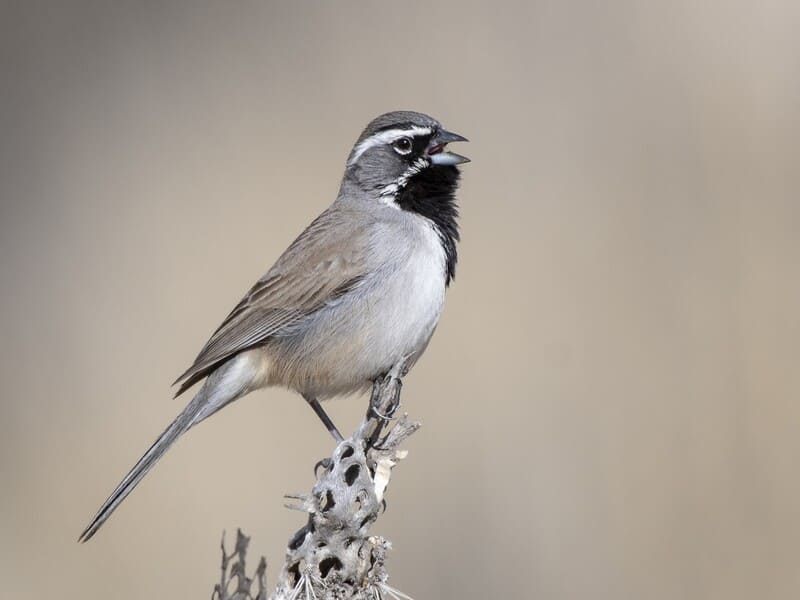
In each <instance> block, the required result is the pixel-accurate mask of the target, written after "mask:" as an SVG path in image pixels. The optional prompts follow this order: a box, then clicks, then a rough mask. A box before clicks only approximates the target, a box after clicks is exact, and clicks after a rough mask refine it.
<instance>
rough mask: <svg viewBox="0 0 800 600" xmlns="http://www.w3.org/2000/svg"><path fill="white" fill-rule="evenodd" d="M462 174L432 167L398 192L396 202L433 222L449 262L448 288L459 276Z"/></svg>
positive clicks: (446, 279) (447, 263) (455, 169)
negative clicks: (459, 184) (459, 196)
mask: <svg viewBox="0 0 800 600" xmlns="http://www.w3.org/2000/svg"><path fill="white" fill-rule="evenodd" d="M460 176H461V174H460V173H459V172H458V169H457V168H456V167H444V166H430V167H427V168H425V169H422V171H420V172H419V173H417V174H416V175H414V176H413V177H411V179H410V180H409V181H408V182H407V183H406V185H405V186H403V188H402V189H400V190H398V192H397V195H396V196H395V199H394V201H395V202H396V203H397V205H398V206H399V207H400V208H401V209H403V210H407V211H410V212H415V213H417V214H418V215H422V216H423V217H426V218H427V219H430V220H431V221H432V222H433V224H434V226H435V227H436V232H437V233H438V234H439V239H440V240H441V242H442V247H443V248H444V254H445V258H446V266H445V285H450V282H451V281H452V280H453V278H454V277H455V275H456V263H457V262H458V252H457V250H456V242H458V240H459V239H460V238H459V235H458V222H457V218H458V206H456V198H455V194H456V189H457V188H458V179H459V177H460Z"/></svg>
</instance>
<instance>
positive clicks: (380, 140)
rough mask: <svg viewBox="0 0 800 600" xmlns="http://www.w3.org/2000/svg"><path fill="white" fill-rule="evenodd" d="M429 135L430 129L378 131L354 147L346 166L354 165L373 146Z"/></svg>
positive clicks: (411, 128) (431, 131) (415, 128)
mask: <svg viewBox="0 0 800 600" xmlns="http://www.w3.org/2000/svg"><path fill="white" fill-rule="evenodd" d="M431 133H433V130H432V129H431V128H430V127H410V128H408V129H387V130H385V131H379V132H378V133H375V134H373V135H371V136H369V137H368V138H367V139H365V140H364V141H363V142H361V143H360V144H359V145H358V146H356V148H355V150H353V157H352V158H351V159H350V160H349V161H348V163H347V164H348V166H350V165H354V164H355V163H356V162H357V161H358V159H359V158H361V155H362V154H364V152H366V151H367V150H369V149H370V148H374V147H375V146H381V145H383V144H391V143H392V142H394V141H395V140H399V139H400V138H401V137H416V136H418V135H430V134H431Z"/></svg>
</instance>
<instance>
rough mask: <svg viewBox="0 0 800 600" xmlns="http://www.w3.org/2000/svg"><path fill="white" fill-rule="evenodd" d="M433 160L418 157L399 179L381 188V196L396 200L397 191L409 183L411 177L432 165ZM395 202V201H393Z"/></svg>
mask: <svg viewBox="0 0 800 600" xmlns="http://www.w3.org/2000/svg"><path fill="white" fill-rule="evenodd" d="M430 164H431V162H430V161H429V160H428V159H427V158H424V157H423V158H418V159H417V160H415V161H414V162H413V163H411V166H410V167H408V169H406V171H405V173H403V174H402V175H400V177H398V178H397V181H395V182H394V183H390V184H389V185H387V186H386V187H384V188H383V189H382V190H381V198H391V199H392V200H394V198H395V196H397V192H399V191H400V190H402V189H403V188H404V187H406V185H408V181H409V179H411V178H412V177H413V176H414V175H416V174H417V173H419V172H420V171H422V169H425V168H426V167H428V166H430ZM392 204H394V202H392Z"/></svg>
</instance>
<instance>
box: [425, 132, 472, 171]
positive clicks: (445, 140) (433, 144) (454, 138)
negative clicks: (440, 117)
mask: <svg viewBox="0 0 800 600" xmlns="http://www.w3.org/2000/svg"><path fill="white" fill-rule="evenodd" d="M468 141H469V140H468V139H467V138H465V137H464V136H463V135H458V134H457V133H453V132H451V131H447V130H445V129H440V130H439V131H438V132H437V133H436V135H434V136H433V137H432V138H431V141H430V144H428V158H430V161H431V164H434V165H440V166H454V165H460V164H462V163H467V162H469V159H468V158H467V157H466V156H461V155H460V154H456V153H455V152H447V151H446V150H445V147H446V146H447V144H449V143H450V142H468Z"/></svg>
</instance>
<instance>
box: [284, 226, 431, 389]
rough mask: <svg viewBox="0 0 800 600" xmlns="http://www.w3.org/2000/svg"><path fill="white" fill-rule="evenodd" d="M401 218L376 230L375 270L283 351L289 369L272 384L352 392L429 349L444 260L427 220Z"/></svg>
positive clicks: (307, 326)
mask: <svg viewBox="0 0 800 600" xmlns="http://www.w3.org/2000/svg"><path fill="white" fill-rule="evenodd" d="M396 214H397V215H398V219H394V220H392V221H391V222H387V223H385V224H384V226H385V228H384V227H381V230H380V231H376V232H375V233H376V235H375V241H374V249H373V251H372V258H373V259H374V260H375V262H374V267H375V270H374V271H373V272H372V273H370V275H369V276H368V277H367V278H365V280H364V281H363V282H362V284H361V285H360V286H359V288H358V289H357V290H354V291H353V292H352V293H350V294H348V295H347V296H345V297H342V298H341V299H339V300H338V301H336V302H335V303H333V304H332V305H330V306H329V307H328V308H327V309H325V310H322V311H319V312H318V313H317V314H315V315H314V317H313V318H312V319H310V320H309V321H308V322H306V324H305V326H304V327H303V331H302V333H301V335H299V336H298V338H295V340H294V343H291V344H288V345H286V346H283V348H282V350H281V351H280V353H281V354H283V352H288V354H283V356H281V357H280V361H279V362H280V363H281V364H283V365H284V367H288V368H281V369H278V370H276V371H274V372H273V373H274V375H273V377H270V383H271V384H281V385H288V386H289V387H292V388H294V389H296V390H298V391H300V392H303V393H307V394H311V395H314V396H317V397H320V398H325V397H330V396H336V395H340V394H347V393H351V392H354V391H359V390H363V389H365V388H366V387H368V386H369V384H370V381H371V380H372V379H374V378H375V377H378V376H380V375H382V374H384V373H386V372H387V371H389V369H391V368H392V367H393V366H394V365H395V364H396V363H397V362H399V361H400V360H404V359H408V361H409V363H410V365H411V364H413V363H414V362H415V361H416V359H418V358H419V356H420V355H421V354H422V352H423V351H424V350H425V347H426V346H427V344H428V341H429V340H430V337H431V335H432V334H433V330H434V329H435V328H436V324H437V322H438V320H439V315H440V314H441V312H442V308H443V306H444V295H445V264H446V256H445V253H444V248H443V247H442V244H441V241H440V239H439V235H438V233H437V232H436V230H435V229H434V227H433V225H432V224H431V223H430V222H429V221H428V220H427V219H424V218H423V217H420V216H417V215H414V214H411V213H405V212H404V213H402V214H400V213H396ZM287 341H288V340H287ZM276 349H277V348H276ZM410 365H409V366H410Z"/></svg>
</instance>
